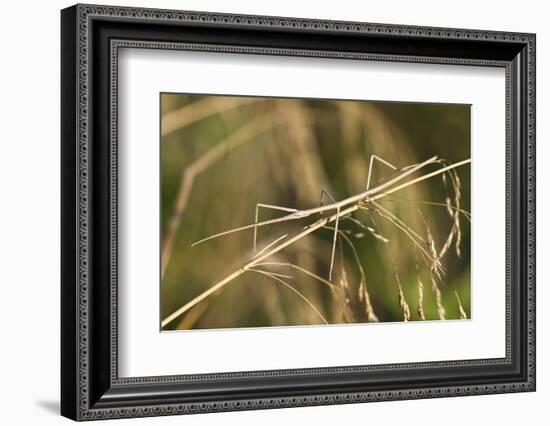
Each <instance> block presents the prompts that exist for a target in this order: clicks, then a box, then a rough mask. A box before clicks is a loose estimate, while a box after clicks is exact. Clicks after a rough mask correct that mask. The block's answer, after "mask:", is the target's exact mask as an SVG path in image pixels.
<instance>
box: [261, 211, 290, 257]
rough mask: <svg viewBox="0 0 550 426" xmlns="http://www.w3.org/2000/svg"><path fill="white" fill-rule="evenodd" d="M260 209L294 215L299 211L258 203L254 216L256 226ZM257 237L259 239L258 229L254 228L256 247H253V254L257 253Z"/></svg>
mask: <svg viewBox="0 0 550 426" xmlns="http://www.w3.org/2000/svg"><path fill="white" fill-rule="evenodd" d="M260 207H261V208H264V209H270V210H278V211H283V212H289V213H294V212H297V211H298V210H297V209H291V208H289V207H282V206H274V205H271V204H262V203H258V204H256V215H255V216H254V224H257V223H258V214H259V212H260ZM257 237H258V227H257V226H254V245H253V248H252V252H253V253H256V240H257Z"/></svg>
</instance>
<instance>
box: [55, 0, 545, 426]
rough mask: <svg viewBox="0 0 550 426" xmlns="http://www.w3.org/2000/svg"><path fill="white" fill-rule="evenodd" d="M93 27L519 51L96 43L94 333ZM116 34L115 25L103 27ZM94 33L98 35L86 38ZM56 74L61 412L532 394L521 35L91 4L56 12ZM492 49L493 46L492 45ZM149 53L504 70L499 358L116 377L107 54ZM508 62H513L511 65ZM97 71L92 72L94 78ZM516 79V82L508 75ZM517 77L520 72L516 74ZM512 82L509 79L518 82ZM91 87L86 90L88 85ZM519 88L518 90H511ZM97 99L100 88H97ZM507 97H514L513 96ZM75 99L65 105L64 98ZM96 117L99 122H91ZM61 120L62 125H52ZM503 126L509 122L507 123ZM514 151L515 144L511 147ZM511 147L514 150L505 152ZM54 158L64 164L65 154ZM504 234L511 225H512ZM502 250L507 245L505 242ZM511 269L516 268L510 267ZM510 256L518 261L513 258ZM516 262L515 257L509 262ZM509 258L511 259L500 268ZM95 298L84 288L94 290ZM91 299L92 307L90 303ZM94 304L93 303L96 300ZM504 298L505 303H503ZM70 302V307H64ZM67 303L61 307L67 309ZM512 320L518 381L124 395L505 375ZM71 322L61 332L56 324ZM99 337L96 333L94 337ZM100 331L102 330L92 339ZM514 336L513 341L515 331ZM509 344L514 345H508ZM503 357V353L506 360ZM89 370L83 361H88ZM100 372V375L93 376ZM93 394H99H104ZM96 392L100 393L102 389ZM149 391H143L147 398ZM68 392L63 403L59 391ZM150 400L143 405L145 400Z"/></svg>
mask: <svg viewBox="0 0 550 426" xmlns="http://www.w3.org/2000/svg"><path fill="white" fill-rule="evenodd" d="M94 22H108V23H110V25H111V27H113V26H114V25H115V24H116V23H121V24H122V23H125V22H136V23H139V24H142V25H143V26H145V27H147V26H150V27H151V28H153V30H152V31H154V28H156V26H159V25H166V24H168V23H169V24H172V25H173V24H176V25H181V26H186V25H190V26H192V27H194V28H195V27H197V26H198V27H209V26H215V27H220V28H221V27H223V28H226V29H228V30H231V29H243V28H244V29H247V28H248V29H254V30H259V31H264V30H276V31H281V32H287V31H288V32H290V33H291V34H294V35H296V36H299V34H300V33H307V32H311V31H313V32H316V33H323V34H326V35H328V36H331V35H341V34H350V35H352V36H361V37H362V36H369V35H370V36H373V37H379V38H382V39H384V38H385V39H388V40H391V39H399V40H409V41H410V43H413V42H414V41H419V40H428V41H429V40H437V41H443V42H448V43H462V42H465V43H466V44H467V45H468V46H476V45H478V44H479V46H482V45H483V46H485V45H494V46H496V45H499V46H500V45H503V46H507V49H509V50H510V51H512V50H514V46H515V47H516V48H517V49H516V50H518V51H521V52H522V53H520V54H518V55H521V58H520V59H517V58H515V57H512V58H510V59H508V58H505V59H503V58H490V59H485V58H483V57H480V58H478V57H466V58H464V57H444V56H437V55H404V54H395V53H391V52H388V53H379V52H375V53H370V52H356V51H340V50H324V49H321V50H319V49H315V48H308V49H303V48H294V47H289V48H281V47H275V46H274V47H257V46H256V47H255V46H245V45H239V46H231V45H221V44H213V43H209V42H205V43H196V42H181V41H177V40H169V39H166V40H159V41H151V40H149V41H147V40H142V39H132V38H131V36H130V37H129V39H128V38H127V37H125V39H124V40H122V39H117V38H109V46H108V55H109V56H108V58H110V59H109V64H105V65H107V66H108V68H107V70H108V72H107V73H108V74H109V75H108V76H105V75H104V76H103V77H102V78H104V79H106V80H105V82H107V83H108V88H107V91H110V94H103V95H104V96H108V98H109V111H108V114H109V117H110V119H109V121H110V123H109V129H108V132H109V139H110V148H109V153H108V154H109V156H110V166H109V171H110V173H109V182H108V185H109V186H108V187H109V203H108V204H109V206H103V207H104V208H107V209H108V210H109V222H110V223H109V233H110V235H109V249H108V251H109V252H110V254H109V256H110V262H109V266H108V268H109V276H110V279H109V287H110V292H109V301H108V303H109V310H108V311H109V318H103V319H101V321H102V324H103V325H105V324H108V329H106V330H104V331H97V330H96V328H97V325H96V321H97V319H98V314H97V313H96V312H95V311H92V308H91V301H92V296H91V295H90V291H91V290H92V288H93V286H94V283H93V282H92V280H93V278H92V277H93V276H94V275H93V274H94V272H93V271H92V269H93V268H92V263H93V262H94V261H95V259H94V256H93V255H92V253H93V248H92V244H94V243H95V236H94V234H93V232H94V230H93V226H92V222H93V220H94V218H93V215H94V214H95V212H96V211H97V209H98V208H101V206H99V203H98V201H97V199H94V196H96V194H95V193H94V192H93V191H94V188H96V187H98V185H97V183H96V182H95V180H94V179H95V178H94V176H93V175H94V170H93V169H92V167H95V166H93V165H92V164H93V163H92V162H91V161H90V158H91V156H93V155H92V154H91V153H92V151H93V150H94V149H95V148H94V147H92V146H91V144H92V143H93V140H94V139H93V138H94V137H97V134H96V135H94V133H93V129H92V128H93V126H94V123H92V119H91V117H92V114H94V113H95V112H94V111H95V110H94V108H98V107H97V106H96V105H94V102H95V100H96V96H97V93H98V92H94V90H99V89H97V87H98V86H100V85H101V84H103V82H104V81H103V80H101V84H98V83H97V81H99V80H97V81H96V80H94V78H99V77H94V76H92V73H94V72H97V71H94V70H95V69H94V68H93V66H95V64H93V62H94V60H95V57H94V56H93V55H94V52H93V51H92V50H94V49H96V50H97V49H99V47H98V45H94V43H93V40H94V35H93V34H92V31H95V30H93V23H94ZM115 26H116V25H115ZM97 31H98V32H99V30H97ZM62 34H63V40H62V47H63V49H62V51H63V56H64V58H63V69H64V73H65V76H67V75H70V78H69V80H70V82H69V83H67V86H68V87H64V89H63V90H64V93H62V99H63V114H64V119H69V120H70V119H73V120H74V122H72V123H71V125H70V126H74V127H70V126H69V124H66V125H65V127H64V128H63V141H62V145H63V150H64V152H63V155H64V157H63V167H64V170H63V177H64V178H67V179H70V180H71V181H67V182H64V183H63V188H62V189H63V194H64V195H63V211H64V213H65V214H66V215H67V216H68V215H71V214H74V223H73V224H72V225H65V224H64V234H63V235H62V240H63V244H64V248H63V249H62V257H63V270H64V272H65V274H64V278H63V283H62V286H63V287H62V288H63V292H64V294H65V296H64V297H65V298H64V299H62V321H63V325H62V327H63V330H62V340H63V341H62V345H63V354H64V355H63V356H64V357H65V361H66V360H70V361H69V362H64V365H63V370H64V371H63V374H62V384H63V389H62V413H63V414H64V415H66V416H68V417H71V418H73V419H78V420H91V419H101V418H113V417H140V416H151V415H169V414H183V413H196V412H212V411H228V410H243V409H260V408H275V407H291V406H307V405H321V404H340V403H351V402H366V401H381V400H400V399H416V398H433V397H442V396H460V395H475V394H487V393H503V392H518V391H533V390H534V389H535V36H534V35H533V34H518V33H504V32H495V31H476V30H463V29H447V28H426V27H411V26H401V25H382V24H368V23H356V22H336V21H323V20H307V19H293V18H279V17H265V16H245V15H227V14H213V13H201V12H183V11H169V10H155V9H135V8H125V7H103V6H88V5H77V6H74V7H72V8H69V9H66V10H64V11H63V28H62ZM499 43H500V44H499ZM123 47H131V48H155V49H178V50H181V49H183V50H197V51H221V52H226V53H239V54H246V53H254V54H264V55H298V56H315V57H326V58H340V59H358V60H375V61H376V60H384V61H398V62H426V63H448V64H459V65H482V66H496V67H504V68H505V69H506V86H507V89H506V90H507V93H506V107H507V117H506V122H507V142H506V146H507V154H506V157H507V165H506V174H507V176H506V178H507V183H506V194H507V207H508V208H507V212H506V214H507V218H506V223H507V229H506V232H507V247H506V250H507V256H506V257H507V259H506V277H507V283H506V286H507V290H506V300H507V302H506V303H507V306H506V313H507V315H506V321H507V325H506V340H507V341H506V347H507V349H506V358H503V359H483V360H467V361H453V362H434V363H415V364H393V365H381V366H361V367H327V368H320V369H306V370H275V371H267V372H245V373H226V374H215V375H214V374H211V375H195V376H162V377H146V378H126V379H122V378H119V377H118V373H117V371H118V369H117V350H116V348H117V334H118V330H117V261H116V259H117V243H116V241H117V209H116V203H117V191H118V190H117V168H116V164H117V125H116V118H117V84H118V79H117V70H118V49H119V48H123ZM518 57H519V56H518ZM102 73H103V71H102ZM518 73H519V74H518ZM522 73H523V74H522ZM520 76H521V78H520ZM94 84H95V86H94ZM523 86H524V87H523ZM101 90H105V87H102V88H101ZM518 98H519V99H518ZM75 100H76V101H75ZM98 115H99V114H98ZM514 117H517V118H518V120H519V123H521V124H522V125H523V126H525V129H524V130H525V133H524V135H522V134H520V132H521V129H519V128H518V126H517V124H516V122H515V121H514ZM64 122H65V120H64ZM513 124H514V125H513ZM97 133H99V132H97ZM514 143H520V144H521V147H519V148H518V149H520V151H521V152H522V154H521V155H523V156H524V158H517V152H516V150H515V148H514V147H513V145H514ZM514 146H515V145H514ZM516 148H517V147H516ZM65 156H66V157H65ZM513 161H515V162H517V161H520V162H521V164H520V166H515V167H519V168H513V165H512V162H513ZM520 195H522V196H523V199H524V200H525V202H524V204H523V205H522V206H521V212H522V213H523V214H524V216H525V219H524V220H525V222H524V223H520V224H518V223H516V222H517V221H513V220H512V219H513V217H512V213H511V211H512V206H513V199H514V197H519V198H521V197H520ZM521 226H524V227H525V229H524V230H521V232H523V233H524V234H523V233H522V234H521V235H520V237H521V238H520V241H519V242H518V240H517V238H518V237H517V236H516V237H514V235H515V233H517V232H520V231H519V230H518V229H516V228H518V227H521ZM514 227H515V228H514ZM514 238H516V240H514V241H515V242H514V244H512V241H513V239H514ZM516 252H518V253H519V254H517V253H516ZM516 254H517V256H516V257H518V260H517V261H518V262H524V263H525V264H524V265H523V264H521V265H519V264H518V265H516V264H515V262H516V260H515V257H514V256H515V255H516ZM520 255H521V256H520ZM519 257H521V259H519ZM512 261H513V262H512ZM516 270H520V273H519V275H518V276H519V278H520V279H521V278H524V279H525V282H522V283H519V282H517V283H516V284H517V285H516V287H518V288H519V286H520V284H521V286H523V287H522V290H521V291H520V292H519V293H518V291H519V290H518V288H516V287H514V286H513V282H512V281H513V280H515V279H517V278H518V276H516V277H513V276H512V274H513V273H514V271H516ZM94 291H95V290H94ZM518 294H519V296H520V297H522V298H524V300H523V299H522V302H523V305H522V306H523V307H522V309H524V311H522V312H520V313H518V312H515V311H514V310H513V309H512V300H513V298H515V297H518ZM94 300H96V299H94ZM101 300H102V301H103V302H105V300H104V299H103V298H102V299H101ZM514 300H515V299H514ZM71 303H73V304H71ZM69 305H71V306H69ZM518 315H519V316H520V317H523V318H524V321H525V330H523V331H522V333H525V336H524V340H525V342H524V343H525V345H524V346H521V347H520V350H521V351H522V352H523V353H524V354H525V356H526V359H525V363H524V365H521V366H520V367H521V370H522V374H521V375H520V376H518V379H516V380H508V381H502V382H499V383H497V382H494V383H479V384H469V385H438V386H428V387H403V386H401V387H398V388H396V389H388V390H372V391H368V390H361V391H350V392H343V391H338V392H320V393H312V394H308V395H300V394H289V395H280V394H275V393H274V394H273V395H272V396H268V397H258V398H256V397H247V398H238V397H237V398H235V397H231V398H226V399H223V398H218V399H214V400H201V399H200V398H198V399H197V400H186V399H185V398H182V399H181V400H179V401H169V400H167V399H166V400H163V399H162V398H161V397H159V398H160V399H158V398H157V399H158V401H157V400H155V401H157V402H156V403H148V402H147V400H139V399H136V398H134V397H129V396H128V395H130V396H131V390H130V389H131V388H132V387H136V386H142V387H144V386H145V387H147V386H150V387H151V389H153V388H155V389H157V388H158V387H159V386H170V385H171V384H178V385H180V384H185V383H188V384H189V383H191V384H193V383H204V384H208V383H214V385H215V384H219V382H220V381H224V380H225V381H227V380H235V379H239V380H244V379H262V378H269V377H271V378H273V377H294V378H295V380H298V377H302V378H303V377H305V376H308V375H316V376H320V377H322V376H325V377H328V376H330V375H332V374H335V373H338V374H346V373H354V374H357V373H368V372H376V371H390V370H392V371H395V372H398V371H400V370H408V369H441V370H444V369H448V368H453V367H455V368H456V367H466V368H472V367H479V366H489V365H494V366H504V365H508V366H511V365H512V364H513V362H512V361H513V360H512V356H513V354H512V351H513V349H514V348H516V346H514V347H512V346H513V344H516V343H517V342H515V341H514V339H516V340H517V337H516V336H515V334H513V327H514V324H515V323H514V321H517V318H518ZM69 322H71V324H70V325H69V324H68V323H69ZM97 333H99V334H97ZM102 333H105V336H106V337H104V336H103V334H102ZM522 336H523V334H522ZM105 338H106V339H107V340H108V342H109V345H110V348H111V349H110V352H109V357H108V362H107V360H106V359H102V361H101V362H97V363H96V362H95V361H93V360H91V358H92V357H93V358H94V359H96V358H100V357H101V358H105V356H104V355H101V354H99V353H96V352H94V348H93V347H92V346H91V343H90V342H92V341H94V340H96V341H97V340H101V341H103V340H104V339H105ZM514 342H515V343H514ZM514 356H515V355H514ZM92 361H93V362H92ZM105 371H108V373H105ZM98 374H99V375H105V374H106V377H103V378H102V379H101V380H100V381H99V382H98V383H95V382H94V379H93V377H94V375H98ZM104 388H105V389H104ZM107 390H108V391H107ZM151 392H152V394H154V391H153V390H151ZM71 393H74V396H71V395H70V394H71ZM151 401H152V400H151Z"/></svg>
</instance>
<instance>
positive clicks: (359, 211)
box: [61, 5, 535, 420]
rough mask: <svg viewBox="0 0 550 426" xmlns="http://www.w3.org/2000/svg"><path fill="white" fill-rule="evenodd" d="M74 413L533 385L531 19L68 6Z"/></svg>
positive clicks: (288, 403) (65, 224)
mask: <svg viewBox="0 0 550 426" xmlns="http://www.w3.org/2000/svg"><path fill="white" fill-rule="evenodd" d="M61 49H62V75H61V80H62V93H61V97H62V123H61V127H62V141H61V156H62V184H61V190H62V218H61V220H62V282H61V287H62V288H61V309H62V311H61V317H62V329H61V334H62V359H61V365H62V376H61V384H62V389H61V412H62V414H63V415H64V416H66V417H69V418H71V419H74V420H91V419H104V418H122V417H141V416H157V415H169V414H187V413H205V412H213V411H229V410H243V409H262V408H275V407H293V406H307V405H321V404H343V403H353V402H368V401H382V400H399V399H416V398H434V397H444V396H464V395H477V394H489V393H504V392H520V391H534V390H535V35H534V34H519V33H504V32H494V31H479V30H463V29H449V28H425V27H412V26H402V25H386V24H384V25H382V24H369V23H358V22H335V21H319V20H306V19H294V18H281V17H267V16H242V15H226V14H216V13H202V12H185V11H170V10H154V9H137V8H128V7H104V6H90V5H76V6H73V7H70V8H67V9H64V10H63V11H62V12H61Z"/></svg>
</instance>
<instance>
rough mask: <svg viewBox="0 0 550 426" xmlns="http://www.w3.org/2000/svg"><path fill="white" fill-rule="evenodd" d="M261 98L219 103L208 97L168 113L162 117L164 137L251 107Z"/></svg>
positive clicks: (226, 100)
mask: <svg viewBox="0 0 550 426" xmlns="http://www.w3.org/2000/svg"><path fill="white" fill-rule="evenodd" d="M258 101H259V98H246V97H243V98H240V97H228V98H225V99H224V102H222V103H219V102H218V100H217V99H216V98H212V97H207V98H204V99H201V100H200V101H197V102H193V103H191V104H188V105H186V106H184V107H181V108H179V109H177V110H174V111H171V112H168V113H166V114H164V115H163V117H162V125H161V128H162V136H163V137H164V136H168V135H169V134H171V133H173V132H175V131H176V130H179V129H181V128H183V127H185V126H189V125H190V124H193V123H196V122H198V121H200V120H204V119H206V118H208V117H210V116H213V115H215V114H220V113H223V112H225V111H228V110H231V109H234V108H240V107H241V106H244V105H249V104H252V103H255V102H258Z"/></svg>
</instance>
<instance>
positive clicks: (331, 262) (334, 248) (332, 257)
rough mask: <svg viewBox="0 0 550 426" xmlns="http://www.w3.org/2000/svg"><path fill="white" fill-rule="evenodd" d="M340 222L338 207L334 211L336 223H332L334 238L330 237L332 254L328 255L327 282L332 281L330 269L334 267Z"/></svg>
mask: <svg viewBox="0 0 550 426" xmlns="http://www.w3.org/2000/svg"><path fill="white" fill-rule="evenodd" d="M339 221H340V207H338V208H337V209H336V221H335V223H334V237H332V253H331V255H330V270H329V273H328V280H329V281H332V268H333V266H334V252H335V250H336V238H337V236H338V222H339Z"/></svg>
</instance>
